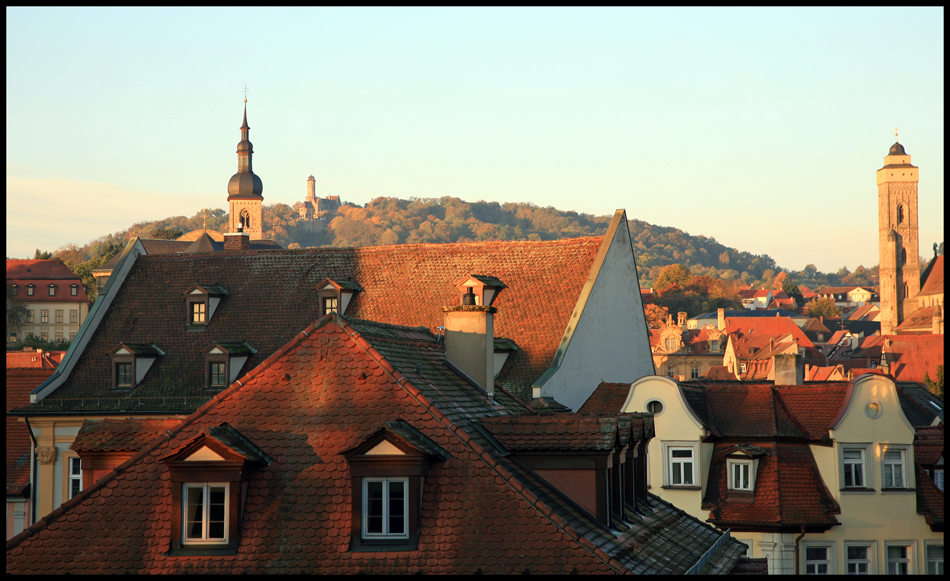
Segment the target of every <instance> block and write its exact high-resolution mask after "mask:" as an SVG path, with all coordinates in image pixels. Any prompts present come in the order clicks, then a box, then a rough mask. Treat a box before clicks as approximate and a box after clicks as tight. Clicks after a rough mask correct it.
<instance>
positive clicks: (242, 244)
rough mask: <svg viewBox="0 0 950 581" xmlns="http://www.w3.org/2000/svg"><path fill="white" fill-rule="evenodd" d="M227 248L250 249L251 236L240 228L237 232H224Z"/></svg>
mask: <svg viewBox="0 0 950 581" xmlns="http://www.w3.org/2000/svg"><path fill="white" fill-rule="evenodd" d="M224 249H225V250H250V249H251V237H250V235H248V233H247V232H244V231H243V230H242V229H239V230H238V231H237V232H225V233H224Z"/></svg>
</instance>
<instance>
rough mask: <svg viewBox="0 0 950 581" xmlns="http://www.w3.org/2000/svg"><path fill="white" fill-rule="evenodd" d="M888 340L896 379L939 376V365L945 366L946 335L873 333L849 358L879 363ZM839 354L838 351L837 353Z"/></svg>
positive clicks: (909, 379) (890, 358) (911, 379)
mask: <svg viewBox="0 0 950 581" xmlns="http://www.w3.org/2000/svg"><path fill="white" fill-rule="evenodd" d="M885 342H887V343H888V347H887V349H886V350H887V361H888V364H889V366H890V368H889V371H888V374H889V375H891V376H892V377H893V378H894V379H896V380H897V381H913V382H917V383H921V384H922V383H923V382H924V375H925V374H928V375H929V376H930V379H936V376H937V366H938V365H943V360H944V358H943V354H944V338H943V335H929V334H928V335H873V336H871V337H863V338H862V339H861V340H860V341H859V342H858V347H857V349H855V350H854V352H853V353H851V354H850V356H849V358H850V359H868V360H873V361H875V362H878V363H879V362H880V360H881V351H882V349H883V348H884V344H885ZM835 355H836V356H837V355H838V354H837V353H835Z"/></svg>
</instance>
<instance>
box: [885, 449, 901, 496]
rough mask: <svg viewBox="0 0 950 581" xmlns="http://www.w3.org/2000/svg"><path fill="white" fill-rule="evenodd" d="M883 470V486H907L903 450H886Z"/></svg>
mask: <svg viewBox="0 0 950 581" xmlns="http://www.w3.org/2000/svg"><path fill="white" fill-rule="evenodd" d="M883 470H884V484H883V488H906V486H907V485H906V483H905V479H904V451H903V450H886V451H885V452H884V468H883Z"/></svg>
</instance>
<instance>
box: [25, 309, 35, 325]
mask: <svg viewBox="0 0 950 581" xmlns="http://www.w3.org/2000/svg"><path fill="white" fill-rule="evenodd" d="M26 322H27V323H32V322H33V309H28V310H27V311H26Z"/></svg>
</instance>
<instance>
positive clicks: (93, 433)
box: [69, 418, 181, 452]
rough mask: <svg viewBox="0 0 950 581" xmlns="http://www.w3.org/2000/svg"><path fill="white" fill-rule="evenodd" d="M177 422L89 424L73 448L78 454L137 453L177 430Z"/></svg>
mask: <svg viewBox="0 0 950 581" xmlns="http://www.w3.org/2000/svg"><path fill="white" fill-rule="evenodd" d="M180 423H181V420H177V419H171V418H169V419H164V420H156V419H137V418H129V419H122V420H85V421H84V422H83V423H82V427H81V428H80V429H79V433H78V434H77V435H76V439H74V440H73V443H72V444H71V445H70V446H69V449H70V450H75V451H77V452H137V451H138V450H140V449H141V448H143V447H144V446H145V445H146V444H148V443H149V442H151V441H152V440H154V439H155V438H157V437H158V436H160V435H162V434H164V433H165V432H167V431H168V430H171V429H173V428H175V427H177V426H178V425H179V424H180Z"/></svg>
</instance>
